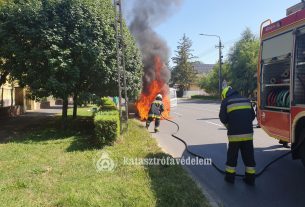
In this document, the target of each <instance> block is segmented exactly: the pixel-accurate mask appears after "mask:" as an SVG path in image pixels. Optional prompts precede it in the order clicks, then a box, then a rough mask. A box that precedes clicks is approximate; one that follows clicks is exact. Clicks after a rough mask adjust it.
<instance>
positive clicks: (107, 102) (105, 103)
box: [100, 97, 116, 111]
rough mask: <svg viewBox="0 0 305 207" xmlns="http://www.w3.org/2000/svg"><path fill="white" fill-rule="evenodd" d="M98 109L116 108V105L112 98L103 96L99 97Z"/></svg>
mask: <svg viewBox="0 0 305 207" xmlns="http://www.w3.org/2000/svg"><path fill="white" fill-rule="evenodd" d="M100 110H102V111H112V110H116V105H115V103H114V102H113V100H112V99H110V98H108V97H103V98H102V99H101V104H100Z"/></svg>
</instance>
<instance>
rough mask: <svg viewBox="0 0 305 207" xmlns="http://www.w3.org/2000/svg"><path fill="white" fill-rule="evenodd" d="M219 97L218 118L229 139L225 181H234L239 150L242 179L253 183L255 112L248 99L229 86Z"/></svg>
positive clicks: (247, 182) (250, 183)
mask: <svg viewBox="0 0 305 207" xmlns="http://www.w3.org/2000/svg"><path fill="white" fill-rule="evenodd" d="M221 98H222V102H221V107H220V112H219V118H220V121H221V122H222V123H223V124H224V125H225V126H226V127H227V130H228V133H227V134H228V139H229V145H228V151H227V162H226V165H227V166H226V175H225V181H227V182H229V183H234V181H235V174H236V171H235V168H236V165H237V159H238V152H239V150H240V152H241V156H242V160H243V162H244V164H245V177H244V179H243V180H244V182H245V183H246V184H248V185H254V184H255V160H254V149H253V127H252V122H253V120H254V119H255V112H254V110H253V108H252V106H251V103H250V100H249V99H247V98H245V97H242V96H240V95H239V94H238V92H237V91H235V90H233V89H232V87H231V86H227V87H226V88H225V89H223V91H222V94H221Z"/></svg>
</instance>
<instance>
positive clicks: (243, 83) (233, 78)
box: [201, 29, 259, 96]
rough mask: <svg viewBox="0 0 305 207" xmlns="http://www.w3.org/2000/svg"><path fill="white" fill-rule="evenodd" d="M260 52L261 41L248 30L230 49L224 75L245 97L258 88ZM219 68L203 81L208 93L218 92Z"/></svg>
mask: <svg viewBox="0 0 305 207" xmlns="http://www.w3.org/2000/svg"><path fill="white" fill-rule="evenodd" d="M258 51H259V40H258V39H257V38H256V37H255V36H254V35H253V34H252V32H251V31H250V30H249V29H246V30H245V31H244V32H243V33H242V35H241V38H240V40H239V41H237V42H236V43H235V44H234V46H233V47H232V48H231V49H230V52H229V55H228V58H227V60H226V61H225V63H224V64H223V67H222V68H223V69H222V75H223V80H226V81H227V82H228V84H229V85H231V86H232V87H233V88H234V89H235V90H237V91H239V92H240V93H241V94H242V95H244V96H249V95H250V94H251V93H252V92H253V90H255V88H256V84H257V81H256V77H255V73H256V69H257V59H258ZM218 68H219V66H218V65H216V66H215V67H214V69H213V70H212V71H211V72H210V73H209V74H207V76H206V77H204V78H203V79H202V80H201V87H202V88H203V89H205V90H206V91H207V92H208V93H212V94H216V92H217V91H218Z"/></svg>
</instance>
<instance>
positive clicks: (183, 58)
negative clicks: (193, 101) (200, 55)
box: [171, 34, 196, 91]
mask: <svg viewBox="0 0 305 207" xmlns="http://www.w3.org/2000/svg"><path fill="white" fill-rule="evenodd" d="M178 44H179V45H178V47H177V51H176V56H175V57H173V58H172V60H173V62H174V64H175V65H174V67H173V70H172V73H171V79H172V82H173V83H174V84H178V85H179V87H180V89H181V90H182V91H184V90H187V89H189V86H190V84H191V83H193V82H194V81H195V80H196V71H195V70H194V68H193V65H192V59H193V58H195V57H194V56H193V54H192V49H191V47H192V41H191V40H190V39H189V38H188V37H186V35H185V34H184V35H183V37H182V39H180V41H179V42H178Z"/></svg>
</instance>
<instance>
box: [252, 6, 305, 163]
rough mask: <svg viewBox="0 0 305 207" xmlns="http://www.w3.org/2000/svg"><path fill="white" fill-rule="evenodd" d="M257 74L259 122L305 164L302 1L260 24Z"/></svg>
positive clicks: (304, 20)
mask: <svg viewBox="0 0 305 207" xmlns="http://www.w3.org/2000/svg"><path fill="white" fill-rule="evenodd" d="M266 23H269V24H268V25H266ZM264 25H266V26H264ZM257 74H258V75H257V77H258V100H257V101H258V113H257V119H258V122H259V125H260V126H261V127H262V128H263V130H264V131H266V133H267V134H268V135H269V136H271V137H274V138H276V139H279V140H282V141H285V142H291V143H292V150H293V158H301V159H302V161H303V163H304V165H305V141H304V142H303V140H304V139H305V3H303V2H302V3H300V4H297V5H295V6H293V7H291V8H289V9H288V10H287V17H285V18H283V19H281V20H279V21H277V22H274V23H271V21H270V20H267V21H265V22H263V23H262V26H261V45H260V54H259V63H258V72H257ZM296 147H297V149H295V148H296ZM294 149H295V150H294Z"/></svg>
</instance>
